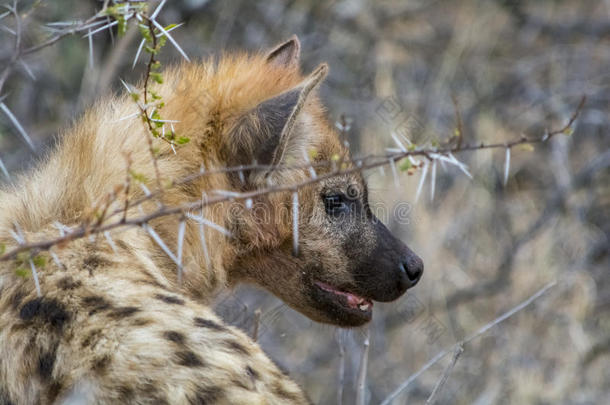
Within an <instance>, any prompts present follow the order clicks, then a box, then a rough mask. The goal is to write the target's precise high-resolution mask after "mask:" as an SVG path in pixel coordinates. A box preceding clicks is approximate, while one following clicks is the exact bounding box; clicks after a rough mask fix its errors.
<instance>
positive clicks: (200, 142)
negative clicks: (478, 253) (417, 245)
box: [0, 38, 423, 404]
mask: <svg viewBox="0 0 610 405" xmlns="http://www.w3.org/2000/svg"><path fill="white" fill-rule="evenodd" d="M298 53H299V43H298V40H297V39H296V38H292V39H290V40H289V41H287V42H285V43H283V44H281V45H279V46H278V47H277V48H275V50H273V51H271V52H270V53H267V54H266V55H265V54H257V55H247V54H229V55H224V56H222V57H221V58H219V59H218V60H208V61H204V62H201V63H193V64H184V65H181V66H178V67H174V68H171V69H169V70H168V71H166V72H164V75H163V76H164V83H163V84H161V85H156V86H155V91H156V92H157V93H158V94H159V95H160V96H161V97H162V99H163V101H164V102H165V103H166V105H165V107H164V108H163V109H162V110H161V115H162V118H164V119H170V120H177V121H178V122H176V123H175V124H174V127H175V130H176V132H177V134H178V135H179V136H185V137H188V138H190V142H189V143H187V144H186V145H183V146H180V147H178V148H177V150H176V153H175V154H174V153H173V151H172V149H171V148H170V146H169V145H168V144H167V143H166V142H163V141H162V140H159V139H154V140H153V143H154V147H155V148H157V149H158V151H159V153H158V160H157V163H158V169H159V173H160V179H159V182H160V183H161V184H162V186H163V188H164V191H163V193H162V195H161V197H160V198H159V201H154V200H149V201H146V202H145V203H143V204H141V205H139V206H137V207H136V206H130V208H129V210H128V211H127V219H130V218H136V217H140V216H142V215H146V214H149V213H152V212H155V211H157V210H158V209H159V205H158V203H159V202H160V203H162V204H163V206H165V207H173V206H177V205H181V204H185V203H188V202H194V201H198V200H200V199H201V198H202V195H203V196H204V197H206V198H213V197H217V196H218V194H217V193H216V191H217V190H224V191H233V192H243V191H251V190H255V189H260V188H266V187H273V186H276V187H285V186H290V185H294V184H298V183H300V182H303V181H305V180H308V179H309V178H310V176H311V173H310V171H309V170H308V169H307V168H305V167H304V166H303V164H304V163H306V160H309V159H312V160H314V161H329V160H334V159H337V158H338V159H339V160H340V161H342V162H344V164H345V165H347V167H349V164H348V163H347V162H349V159H348V158H349V154H348V151H347V150H346V149H345V148H344V147H343V146H342V145H341V144H340V142H339V140H338V137H337V135H336V134H335V133H334V132H333V130H332V128H331V126H330V125H329V124H328V123H327V121H326V119H325V118H324V109H323V107H322V105H321V103H320V101H319V100H318V97H317V95H316V91H315V90H316V87H317V86H318V85H319V83H320V82H321V81H322V79H323V78H324V77H325V75H326V71H327V67H326V65H320V66H319V67H318V68H317V69H315V70H314V72H313V73H312V74H311V75H303V74H301V72H300V69H299V66H298ZM137 111H138V110H137V108H136V106H135V105H134V101H133V100H132V99H131V97H129V96H128V95H127V94H121V95H116V96H113V97H109V98H106V99H104V100H102V101H100V102H99V103H98V104H96V105H95V106H94V107H93V108H92V109H91V110H89V111H88V112H87V113H86V114H85V115H84V116H83V117H82V118H81V119H80V120H79V121H78V122H77V123H76V124H74V125H73V127H72V128H71V129H69V130H68V131H66V133H65V134H63V135H62V136H61V137H60V138H59V140H58V142H57V146H56V147H55V148H54V149H53V151H52V152H50V153H49V156H48V158H47V159H45V160H44V162H42V163H41V164H40V166H39V167H38V168H37V169H35V170H33V171H31V172H29V173H26V174H24V175H22V177H21V178H20V179H19V181H17V182H16V183H15V184H14V185H12V186H9V187H7V188H5V190H4V191H1V192H0V207H1V208H2V209H1V210H0V242H1V243H3V244H4V245H6V247H7V249H9V250H10V249H11V248H12V247H14V246H15V245H16V242H15V240H14V238H13V235H14V234H15V233H17V234H21V235H22V236H23V237H24V238H25V239H26V240H27V241H28V242H35V241H40V240H45V239H48V238H54V237H56V236H57V235H58V234H59V232H60V231H59V230H58V229H57V226H58V225H57V224H58V223H60V224H63V226H68V227H78V226H80V225H81V224H82V223H83V222H86V221H90V222H91V221H93V222H95V220H96V219H95V218H96V217H95V215H96V214H99V213H100V211H103V207H104V204H105V203H106V202H107V201H112V204H111V205H110V207H108V209H107V210H106V212H108V213H112V212H115V211H117V210H118V211H119V212H120V211H121V209H122V208H123V207H124V205H125V198H126V197H125V195H124V185H125V183H126V177H127V174H126V173H127V169H128V167H129V169H130V170H131V171H132V172H133V173H136V174H139V175H143V176H144V177H145V178H146V180H145V186H146V187H147V188H148V189H151V190H154V189H155V188H156V185H157V183H158V182H157V179H156V175H155V173H156V172H155V168H154V165H153V161H152V159H151V156H150V152H149V147H148V138H147V137H148V136H149V134H148V132H147V131H146V129H145V126H144V125H143V123H142V121H141V120H140V119H139V118H132V119H123V118H124V117H127V116H129V115H131V114H133V113H135V112H137ZM166 129H167V130H168V131H169V125H167V128H166ZM258 159H261V160H262V161H259V162H258V163H260V164H271V165H273V166H274V167H273V170H271V169H269V168H268V167H267V168H265V170H258V171H257V170H251V171H245V172H244V173H243V178H240V177H239V176H238V175H237V173H226V172H225V173H217V174H211V175H205V176H201V177H197V178H196V179H195V180H192V181H190V182H188V183H184V184H181V185H179V186H174V187H168V184H171V182H172V181H180V180H181V179H184V178H185V177H187V176H188V175H192V174H193V173H197V172H199V171H200V170H201V168H203V169H205V170H207V171H214V170H218V169H222V168H225V167H228V166H236V165H248V164H250V163H252V162H253V161H254V160H258ZM128 161H129V162H130V163H127V162H128ZM299 164H300V165H301V166H303V167H300V168H294V165H299ZM291 165H292V166H293V167H292V168H289V167H287V166H291ZM329 170H331V169H330V168H329V167H327V168H318V173H317V175H323V174H325V173H327V172H328V171H329ZM348 188H349V189H352V190H356V194H357V195H358V196H357V197H356V198H354V199H352V200H350V201H351V202H350V204H352V205H353V207H359V208H358V212H359V213H361V214H362V215H363V216H362V217H358V216H356V214H355V212H356V211H354V213H353V215H351V216H350V217H349V218H346V219H345V220H344V221H343V220H339V219H337V218H334V217H332V215H331V214H329V213H328V209H327V208H325V202H324V201H326V200H324V196H325V195H327V194H329V193H331V194H332V193H335V194H336V193H346V192H347V191H346V190H347V189H348ZM113 193H114V195H115V197H116V198H114V199H113V198H111V197H112V195H113ZM144 195H145V194H144V191H143V189H142V187H140V185H138V184H136V181H135V180H133V179H132V180H131V185H130V187H129V201H131V202H134V201H138V200H139V199H141V198H142V197H143V196H144ZM350 198H351V197H350ZM298 199H299V203H300V204H299V205H300V206H299V224H298V230H299V235H300V236H299V245H298V254H297V255H296V256H295V255H294V254H293V251H292V237H293V233H292V217H291V203H292V192H275V193H271V194H266V195H262V196H259V197H256V198H255V199H254V200H253V207H246V205H245V203H244V202H243V201H241V202H229V201H227V202H223V203H221V204H214V205H211V206H208V207H206V208H205V209H204V210H203V215H204V216H205V218H206V219H207V220H209V221H212V222H214V223H215V224H217V225H219V226H222V227H224V228H226V229H228V230H229V231H230V233H231V236H230V237H229V236H226V235H225V234H223V233H221V232H218V231H217V230H215V229H213V228H211V227H207V226H206V227H204V238H205V241H206V246H207V250H208V251H209V257H208V258H207V259H206V256H205V254H204V250H203V248H202V244H201V234H200V225H199V224H198V223H196V222H194V221H191V220H188V219H187V222H186V223H187V225H186V234H185V239H184V248H183V269H182V279H181V280H179V278H178V271H177V270H178V269H177V266H176V264H175V263H174V262H173V261H172V260H170V258H169V257H168V255H166V254H165V253H164V252H163V250H162V249H161V248H160V247H159V246H158V245H157V244H156V243H155V242H154V241H153V239H152V238H151V237H150V235H149V233H148V232H147V231H146V230H145V229H143V228H142V227H122V228H119V229H114V230H112V231H111V235H110V236H111V238H112V240H113V242H114V245H116V247H115V249H116V252H115V251H113V247H112V246H111V245H110V244H109V243H108V241H107V240H106V238H105V237H104V236H102V235H91V236H90V237H85V238H82V239H78V240H75V241H71V242H69V243H67V244H64V245H61V246H55V247H54V248H53V252H54V253H56V254H57V257H58V258H59V260H60V262H61V265H58V264H56V263H55V261H54V260H52V258H51V256H50V254H49V253H48V252H43V253H41V256H42V257H43V258H44V259H45V262H46V264H45V265H44V266H40V265H39V266H38V278H39V280H40V289H41V292H42V296H41V297H37V295H36V289H35V285H34V279H33V277H32V276H29V275H28V276H26V277H24V276H23V273H24V271H25V272H26V273H27V274H29V270H30V263H29V259H28V256H27V254H26V255H20V256H19V257H18V258H17V259H15V260H11V261H4V262H0V404H34V403H62V401H63V400H68V401H74V400H83V401H85V402H86V403H100V404H115V403H125V404H127V403H134V404H136V403H137V404H140V403H150V404H153V403H154V404H159V403H170V404H183V403H184V404H203V403H206V404H208V403H221V404H275V403H278V404H282V403H286V404H304V403H307V399H306V397H305V395H304V394H303V393H302V391H301V390H300V388H299V387H298V386H297V385H296V384H295V383H294V382H293V381H292V380H291V379H290V378H289V377H287V376H285V375H284V374H282V373H281V372H280V371H279V370H278V368H277V367H276V366H275V365H274V364H273V362H272V361H270V360H269V359H268V358H267V357H266V356H265V354H264V353H263V352H262V350H261V349H260V348H259V347H258V346H257V345H256V344H255V343H254V342H252V341H251V340H250V339H249V338H248V337H247V336H246V335H245V334H244V333H243V332H241V331H239V330H237V329H236V328H233V327H229V326H227V325H224V324H223V323H222V321H220V320H219V319H218V318H217V317H216V316H215V315H214V314H213V313H212V311H211V309H210V308H209V307H208V306H207V305H209V303H210V302H211V300H212V299H213V297H214V296H215V295H216V294H217V293H218V292H219V291H221V290H222V289H225V288H227V287H230V286H232V285H235V284H236V283H238V282H250V283H254V284H257V285H259V286H261V287H263V288H266V289H267V290H269V291H271V292H272V293H273V294H275V295H276V296H278V297H279V298H281V299H282V300H284V301H285V302H286V303H287V304H288V305H290V306H291V307H293V308H295V309H297V310H298V311H300V312H302V313H303V314H305V315H307V316H309V317H310V318H312V319H314V320H317V321H320V322H326V323H333V324H336V325H340V326H357V325H360V324H363V323H365V322H367V321H368V320H370V312H368V313H366V312H364V315H362V314H360V312H358V310H351V309H350V308H345V305H346V304H345V302H344V303H343V304H342V303H341V294H339V295H337V296H336V297H335V296H333V295H332V294H331V295H330V296H326V298H325V296H324V294H327V293H324V290H323V289H322V290H320V287H319V285H320V283H324V284H327V285H333V286H336V287H337V288H338V289H340V290H341V291H351V292H353V293H358V294H360V295H362V296H364V297H368V298H369V299H375V300H381V301H389V300H392V299H395V298H397V297H398V296H400V295H401V294H402V293H404V291H405V290H406V288H407V287H408V286H412V285H414V284H415V283H416V282H417V280H415V281H411V282H407V281H406V279H405V273H404V269H405V267H404V266H403V267H399V266H398V264H399V263H402V264H405V263H406V264H408V265H409V266H411V265H414V266H415V267H419V268H420V269H422V268H423V267H422V266H423V265H422V264H421V260H420V259H419V258H417V257H415V256H414V255H413V254H412V252H410V250H408V248H407V247H406V246H403V245H402V244H401V243H399V242H398V241H396V240H394V239H393V237H391V236H390V233H389V231H387V229H386V228H385V227H383V225H380V224H378V223H376V222H375V220H376V219H375V218H374V216H373V215H372V213H371V212H370V210H368V205H367V200H366V186H365V184H364V181H363V179H362V177H361V175H360V174H352V175H342V176H336V177H333V178H330V179H327V180H325V181H322V182H318V183H315V184H310V185H308V186H306V187H302V188H300V189H299V190H298ZM354 209H355V208H354ZM325 210H326V211H325ZM193 214H195V215H200V214H201V211H200V210H198V209H197V210H195V211H194V212H193ZM121 216H122V214H121V213H119V214H117V215H114V216H113V217H110V218H108V217H107V218H106V219H105V221H104V223H113V222H115V221H117V220H119V219H120V218H121ZM181 220H182V218H181V217H180V216H177V215H173V216H164V217H160V218H157V219H155V220H153V221H150V222H149V224H148V225H149V226H150V228H151V229H153V230H154V231H155V232H156V233H157V234H158V235H159V236H160V237H161V239H162V240H163V241H164V242H165V244H166V245H167V246H168V247H169V248H170V249H172V250H175V248H176V246H177V239H178V236H177V235H178V226H179V223H180V221H181ZM11 231H12V232H13V233H11ZM383 238H385V239H383ZM388 246H390V247H391V248H392V249H394V250H393V251H389V250H388ZM380 249H381V250H380ZM383 249H386V250H383ZM405 254H406V256H405ZM404 257H407V259H408V260H410V261H409V262H408V263H407V262H405V260H407V259H404ZM389 258H394V259H392V260H390V259H389ZM375 260H377V261H378V263H377V262H375ZM379 260H381V261H379ZM384 260H385V261H384ZM417 278H419V276H418V277H417ZM363 280H364V281H363ZM316 286H318V287H316ZM320 294H322V295H320ZM342 305H343V306H342ZM367 314H368V315H367Z"/></svg>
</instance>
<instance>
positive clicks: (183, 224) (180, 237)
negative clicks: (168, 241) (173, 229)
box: [177, 219, 186, 284]
mask: <svg viewBox="0 0 610 405" xmlns="http://www.w3.org/2000/svg"><path fill="white" fill-rule="evenodd" d="M185 231H186V221H185V220H184V219H182V220H180V223H179V224H178V246H177V253H178V263H179V264H178V284H182V248H183V247H184V232H185Z"/></svg>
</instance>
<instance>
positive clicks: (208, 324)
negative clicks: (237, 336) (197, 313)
mask: <svg viewBox="0 0 610 405" xmlns="http://www.w3.org/2000/svg"><path fill="white" fill-rule="evenodd" d="M195 326H199V327H201V328H208V329H214V330H217V331H221V332H222V331H226V330H227V328H226V327H225V326H223V325H221V324H219V323H216V322H214V321H211V320H209V319H203V318H200V317H196V318H195Z"/></svg>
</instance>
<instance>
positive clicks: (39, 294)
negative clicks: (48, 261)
mask: <svg viewBox="0 0 610 405" xmlns="http://www.w3.org/2000/svg"><path fill="white" fill-rule="evenodd" d="M29 260H30V269H32V277H34V285H35V286H36V294H38V296H39V297H42V292H41V291H40V282H39V281H38V271H36V266H34V261H33V260H32V258H30V259H29Z"/></svg>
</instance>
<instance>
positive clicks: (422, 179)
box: [415, 161, 428, 202]
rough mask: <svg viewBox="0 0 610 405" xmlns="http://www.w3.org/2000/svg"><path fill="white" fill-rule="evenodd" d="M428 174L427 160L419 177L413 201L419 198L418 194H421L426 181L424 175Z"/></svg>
mask: <svg viewBox="0 0 610 405" xmlns="http://www.w3.org/2000/svg"><path fill="white" fill-rule="evenodd" d="M427 174H428V162H427V161H426V162H425V163H424V168H423V169H422V172H421V177H420V178H419V184H418V185H417V191H416V192H415V202H417V200H419V196H420V195H421V191H422V189H423V188H424V183H425V181H426V175H427Z"/></svg>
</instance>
